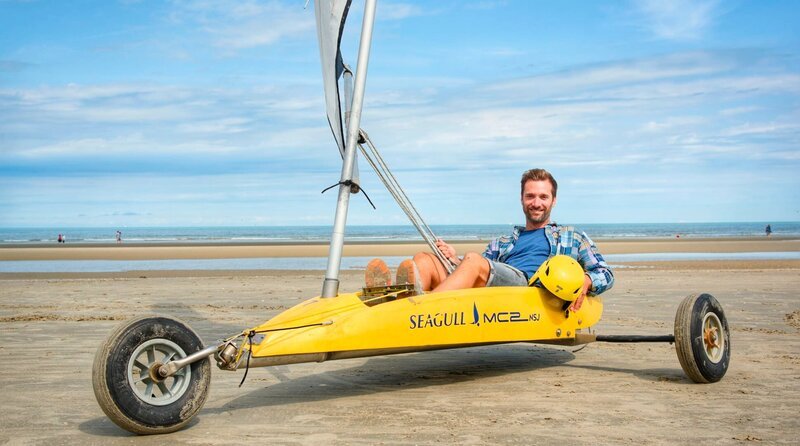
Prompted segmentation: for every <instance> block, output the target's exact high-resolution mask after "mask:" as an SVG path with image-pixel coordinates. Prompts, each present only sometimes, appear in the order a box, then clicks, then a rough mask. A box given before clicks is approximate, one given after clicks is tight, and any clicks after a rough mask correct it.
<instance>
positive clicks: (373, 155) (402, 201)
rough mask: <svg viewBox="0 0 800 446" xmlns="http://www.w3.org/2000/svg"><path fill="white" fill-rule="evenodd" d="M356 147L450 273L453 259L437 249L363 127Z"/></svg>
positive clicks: (420, 218)
mask: <svg viewBox="0 0 800 446" xmlns="http://www.w3.org/2000/svg"><path fill="white" fill-rule="evenodd" d="M364 144H366V145H367V147H368V148H369V151H367V149H365V148H364ZM358 147H359V148H360V149H361V153H362V154H363V155H364V157H365V158H366V159H367V161H368V162H369V164H370V166H372V169H373V170H374V171H375V173H376V174H377V175H378V178H380V180H381V182H383V184H384V186H386V189H387V190H388V191H389V193H390V194H391V195H392V197H393V198H394V199H395V201H396V202H397V204H398V205H399V206H400V209H402V210H403V212H404V213H405V214H406V216H408V218H409V220H411V224H413V225H414V227H415V228H417V231H418V232H419V234H420V235H421V236H422V238H423V239H424V240H425V242H426V243H427V244H428V246H430V248H431V250H433V253H434V254H435V255H436V257H437V258H438V259H439V261H440V262H442V265H444V267H445V269H447V272H448V273H452V272H453V271H454V270H455V268H456V265H455V264H454V263H453V261H451V260H450V259H448V258H447V257H445V255H444V254H443V253H442V252H441V250H439V248H438V247H437V246H436V236H435V235H434V233H433V230H431V228H430V226H428V224H427V223H425V220H423V219H422V216H421V215H420V213H419V211H417V208H416V207H414V204H412V203H411V200H410V199H409V198H408V196H407V195H406V193H405V191H404V190H403V188H402V187H401V186H400V183H399V182H398V181H397V178H395V176H394V174H392V171H391V170H390V169H389V166H388V165H387V164H386V162H385V161H384V160H383V157H381V155H380V153H379V152H378V149H377V148H376V147H375V145H374V144H373V143H372V140H371V139H370V138H369V135H368V134H367V132H365V131H364V129H359V141H358Z"/></svg>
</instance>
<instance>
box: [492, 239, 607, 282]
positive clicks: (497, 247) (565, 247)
mask: <svg viewBox="0 0 800 446" xmlns="http://www.w3.org/2000/svg"><path fill="white" fill-rule="evenodd" d="M524 230H525V227H523V226H514V231H513V232H512V233H511V235H510V236H508V235H506V236H502V237H498V238H496V239H494V240H492V241H491V242H490V243H489V245H488V246H487V247H486V251H484V252H483V256H484V257H485V258H487V259H489V260H494V261H496V262H501V263H505V260H506V259H507V258H508V255H509V254H511V250H512V249H514V244H515V243H516V242H517V239H519V233H520V232H522V231H524ZM544 233H545V235H546V236H547V241H549V242H550V257H552V256H554V255H557V254H565V255H568V256H570V257H572V258H573V259H575V260H577V261H578V263H580V264H581V266H582V267H583V270H584V271H586V274H588V275H589V278H591V279H592V287H591V288H590V289H589V295H592V296H596V295H598V294H600V293H602V292H603V291H606V290H608V289H610V288H611V287H612V286H614V273H612V272H611V268H609V266H608V264H607V263H606V261H605V260H604V259H603V256H602V255H600V253H599V252H598V251H597V246H595V244H594V242H593V241H592V239H590V238H589V236H588V235H586V233H585V232H583V231H580V232H578V231H577V230H575V228H573V227H572V226H558V225H556V224H555V223H551V224H549V225H547V226H545V232H544Z"/></svg>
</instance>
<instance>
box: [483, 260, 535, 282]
mask: <svg viewBox="0 0 800 446" xmlns="http://www.w3.org/2000/svg"><path fill="white" fill-rule="evenodd" d="M486 286H528V279H527V278H525V273H523V272H522V271H520V270H518V269H516V268H514V267H513V266H511V265H507V264H505V263H501V262H495V261H493V260H489V280H487V281H486Z"/></svg>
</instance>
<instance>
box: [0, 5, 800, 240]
mask: <svg viewBox="0 0 800 446" xmlns="http://www.w3.org/2000/svg"><path fill="white" fill-rule="evenodd" d="M312 1H313V0H312ZM304 3H305V1H304V0H292V1H253V0H242V1H234V0H220V1H203V0H200V1H177V0H176V1H144V0H142V1H136V0H120V1H112V0H105V1H78V0H76V1H72V2H64V1H55V0H53V1H36V0H29V1H15V0H0V226H48V227H66V226H109V227H124V226H180V225H198V226H201V225H327V224H331V223H332V221H333V211H334V207H335V201H336V194H335V192H329V193H327V194H325V195H321V194H320V191H321V190H322V189H323V188H325V187H327V186H329V185H331V184H333V183H335V182H336V181H338V178H339V169H340V158H339V155H338V153H337V150H336V148H335V145H334V141H333V138H332V136H331V134H330V131H329V129H328V128H327V121H326V119H325V112H324V104H323V96H322V85H321V76H320V67H319V61H318V50H317V46H316V45H317V42H316V33H315V30H314V17H313V5H309V6H308V8H307V9H304V8H303V6H304ZM362 10H363V8H362V6H361V2H360V1H358V0H354V6H353V8H352V10H351V11H352V12H351V16H350V20H349V23H348V25H349V26H348V30H347V33H346V36H345V38H344V41H343V52H344V57H345V60H346V61H347V62H348V63H350V64H351V65H352V66H355V62H356V61H355V56H356V52H357V37H358V36H357V32H358V30H359V28H360V22H361V12H362ZM377 14H378V20H377V22H376V24H375V32H374V43H373V47H372V57H371V60H370V69H369V76H368V81H367V92H366V104H365V108H364V115H363V122H362V127H363V128H364V129H365V130H367V131H368V132H369V134H370V136H371V137H372V139H373V141H374V142H375V143H376V144H377V146H378V147H379V148H380V149H381V151H382V153H383V156H384V158H385V159H386V161H387V162H388V163H389V164H390V166H392V168H393V170H394V172H395V174H396V176H397V177H398V179H399V181H400V183H401V184H402V185H403V186H404V187H405V189H406V191H407V193H408V194H409V196H410V197H411V198H412V200H413V201H414V203H415V204H416V205H417V207H418V209H419V210H420V211H421V213H422V214H423V216H424V217H425V218H426V220H427V221H428V222H429V223H431V224H456V223H503V224H505V223H517V222H520V221H521V220H522V214H521V211H520V206H519V179H518V178H519V175H520V173H521V172H522V171H523V170H526V169H528V168H532V167H544V168H547V169H548V170H550V171H551V172H553V174H554V175H555V176H556V178H557V179H558V180H559V202H558V204H557V206H556V209H555V211H554V213H553V217H554V218H555V219H556V221H559V222H561V223H618V222H684V221H685V222H703V221H780V220H791V221H796V220H800V174H798V172H800V31H798V30H799V29H800V27H798V26H797V24H798V23H800V3H798V2H795V1H736V0H733V1H709V0H696V1H688V0H687V1H683V0H681V1H672V2H670V1H659V0H632V1H607V2H590V1H559V2H534V1H456V0H451V1H448V0H443V1H430V2H427V1H426V2H423V1H405V2H402V1H386V0H379V1H378V8H377ZM361 166H362V172H361V177H362V183H363V187H364V189H365V190H367V192H368V193H369V195H370V197H371V198H372V199H373V201H375V203H376V205H377V206H378V210H377V211H374V210H372V208H371V207H369V205H368V204H367V202H366V200H364V198H363V197H361V196H356V197H353V199H352V200H351V203H352V206H351V214H350V218H349V220H348V221H349V222H350V223H353V224H402V223H404V222H405V221H406V220H405V216H404V215H403V214H402V213H401V212H400V211H399V209H398V208H397V206H396V205H395V204H394V202H393V201H392V200H391V197H390V196H389V194H388V193H387V192H385V191H384V190H383V187H382V185H381V184H380V183H379V182H378V181H377V179H376V178H375V175H374V174H373V173H372V172H370V171H368V170H367V169H368V166H367V164H366V163H361Z"/></svg>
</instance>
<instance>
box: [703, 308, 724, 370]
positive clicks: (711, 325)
mask: <svg viewBox="0 0 800 446" xmlns="http://www.w3.org/2000/svg"><path fill="white" fill-rule="evenodd" d="M702 330H703V335H702V336H703V348H704V350H705V353H706V357H707V358H708V359H709V360H710V361H711V362H713V363H715V364H716V363H718V362H720V361H721V360H722V357H723V356H724V355H725V337H724V336H725V334H724V328H723V325H722V321H720V319H719V317H717V315H716V314H714V313H713V312H709V313H707V314H706V315H705V317H703V326H702Z"/></svg>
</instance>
